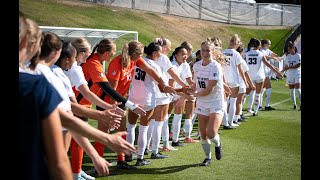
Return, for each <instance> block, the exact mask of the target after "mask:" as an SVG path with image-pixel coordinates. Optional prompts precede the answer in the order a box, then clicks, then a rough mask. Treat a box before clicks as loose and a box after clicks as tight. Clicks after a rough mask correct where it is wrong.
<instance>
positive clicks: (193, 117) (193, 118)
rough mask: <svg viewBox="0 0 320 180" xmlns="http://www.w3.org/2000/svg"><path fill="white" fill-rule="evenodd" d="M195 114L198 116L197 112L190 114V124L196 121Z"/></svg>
mask: <svg viewBox="0 0 320 180" xmlns="http://www.w3.org/2000/svg"><path fill="white" fill-rule="evenodd" d="M197 116H198V114H197V113H193V114H192V118H191V119H192V125H194V122H195V121H196V119H197Z"/></svg>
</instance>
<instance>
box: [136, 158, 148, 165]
mask: <svg viewBox="0 0 320 180" xmlns="http://www.w3.org/2000/svg"><path fill="white" fill-rule="evenodd" d="M150 163H151V162H150V161H148V160H145V159H139V158H138V159H137V162H136V166H144V165H148V164H150Z"/></svg>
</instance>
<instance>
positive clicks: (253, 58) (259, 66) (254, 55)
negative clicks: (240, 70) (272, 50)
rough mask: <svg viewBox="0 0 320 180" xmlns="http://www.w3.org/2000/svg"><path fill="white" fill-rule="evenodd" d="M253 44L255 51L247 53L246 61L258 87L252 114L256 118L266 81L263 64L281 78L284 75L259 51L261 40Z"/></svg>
mask: <svg viewBox="0 0 320 180" xmlns="http://www.w3.org/2000/svg"><path fill="white" fill-rule="evenodd" d="M252 44H253V49H252V50H250V51H248V52H247V53H246V55H245V60H246V62H247V64H248V67H249V75H250V78H251V80H252V81H253V83H254V84H255V87H256V96H255V100H254V112H253V114H252V115H253V116H256V115H257V113H258V111H259V105H260V96H261V91H262V87H263V82H264V79H265V73H264V66H263V64H264V65H266V66H267V67H269V68H270V69H271V70H272V71H274V72H275V73H277V75H278V76H279V77H282V74H281V72H279V71H278V70H277V69H276V68H275V67H274V66H273V65H271V64H270V63H269V62H268V60H267V58H266V57H265V56H264V55H263V53H262V52H261V51H259V48H260V47H261V42H260V40H258V39H256V40H254V41H253V43H252Z"/></svg>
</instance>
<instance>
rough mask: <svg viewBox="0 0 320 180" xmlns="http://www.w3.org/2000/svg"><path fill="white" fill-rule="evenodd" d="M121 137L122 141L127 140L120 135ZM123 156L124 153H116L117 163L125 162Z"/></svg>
mask: <svg viewBox="0 0 320 180" xmlns="http://www.w3.org/2000/svg"><path fill="white" fill-rule="evenodd" d="M121 137H122V139H124V140H126V139H127V135H122V136H121ZM124 156H125V154H124V152H118V153H117V159H118V162H119V161H125V158H124Z"/></svg>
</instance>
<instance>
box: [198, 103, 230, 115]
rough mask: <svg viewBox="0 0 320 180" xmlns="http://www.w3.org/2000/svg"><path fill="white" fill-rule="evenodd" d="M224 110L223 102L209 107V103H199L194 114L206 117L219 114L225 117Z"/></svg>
mask: <svg viewBox="0 0 320 180" xmlns="http://www.w3.org/2000/svg"><path fill="white" fill-rule="evenodd" d="M223 108H224V103H223V102H221V103H212V104H210V105H208V104H207V103H201V102H199V101H198V102H197V104H196V108H195V110H194V112H195V113H197V114H201V115H204V116H209V115H210V114H212V113H218V114H220V115H221V116H223Z"/></svg>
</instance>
